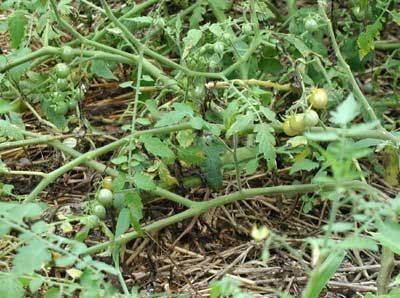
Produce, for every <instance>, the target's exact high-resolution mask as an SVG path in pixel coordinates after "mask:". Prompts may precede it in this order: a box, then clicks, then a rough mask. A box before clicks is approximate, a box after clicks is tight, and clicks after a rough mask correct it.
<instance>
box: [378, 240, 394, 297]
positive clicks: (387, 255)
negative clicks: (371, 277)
mask: <svg viewBox="0 0 400 298" xmlns="http://www.w3.org/2000/svg"><path fill="white" fill-rule="evenodd" d="M393 269H394V254H393V252H392V251H391V250H390V249H389V248H387V247H382V259H381V269H380V270H379V275H378V279H377V281H376V283H377V287H378V293H377V294H378V295H385V294H387V292H388V290H389V283H390V280H391V276H392V272H393Z"/></svg>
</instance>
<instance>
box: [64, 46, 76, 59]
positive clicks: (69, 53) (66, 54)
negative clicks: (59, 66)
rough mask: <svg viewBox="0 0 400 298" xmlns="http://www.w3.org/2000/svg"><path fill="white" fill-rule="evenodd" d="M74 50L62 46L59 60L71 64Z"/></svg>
mask: <svg viewBox="0 0 400 298" xmlns="http://www.w3.org/2000/svg"><path fill="white" fill-rule="evenodd" d="M74 56H75V55H74V50H73V49H72V48H71V47H70V46H64V47H63V48H62V51H61V59H63V60H64V61H65V62H71V61H72V59H74Z"/></svg>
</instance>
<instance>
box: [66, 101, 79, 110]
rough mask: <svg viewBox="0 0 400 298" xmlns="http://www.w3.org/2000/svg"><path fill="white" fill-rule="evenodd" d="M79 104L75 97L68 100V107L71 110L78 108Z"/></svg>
mask: <svg viewBox="0 0 400 298" xmlns="http://www.w3.org/2000/svg"><path fill="white" fill-rule="evenodd" d="M77 105H78V102H77V101H76V100H74V99H70V100H69V101H68V109H69V110H70V111H72V110H75V108H76V106H77Z"/></svg>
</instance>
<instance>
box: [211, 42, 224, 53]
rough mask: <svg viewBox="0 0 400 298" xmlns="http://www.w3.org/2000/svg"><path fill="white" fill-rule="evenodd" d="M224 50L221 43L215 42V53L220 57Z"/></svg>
mask: <svg viewBox="0 0 400 298" xmlns="http://www.w3.org/2000/svg"><path fill="white" fill-rule="evenodd" d="M224 49H225V45H224V44H223V43H222V42H220V41H217V42H216V43H215V44H214V52H215V53H217V54H220V55H222V54H223V53H224Z"/></svg>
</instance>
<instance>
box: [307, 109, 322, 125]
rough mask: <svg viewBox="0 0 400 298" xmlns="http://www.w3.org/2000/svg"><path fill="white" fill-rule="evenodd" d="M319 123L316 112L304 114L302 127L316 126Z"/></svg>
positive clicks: (311, 111)
mask: <svg viewBox="0 0 400 298" xmlns="http://www.w3.org/2000/svg"><path fill="white" fill-rule="evenodd" d="M318 122H319V116H318V114H317V112H316V111H314V110H309V111H307V112H305V113H304V125H305V126H306V127H312V126H316V125H317V124H318Z"/></svg>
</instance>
